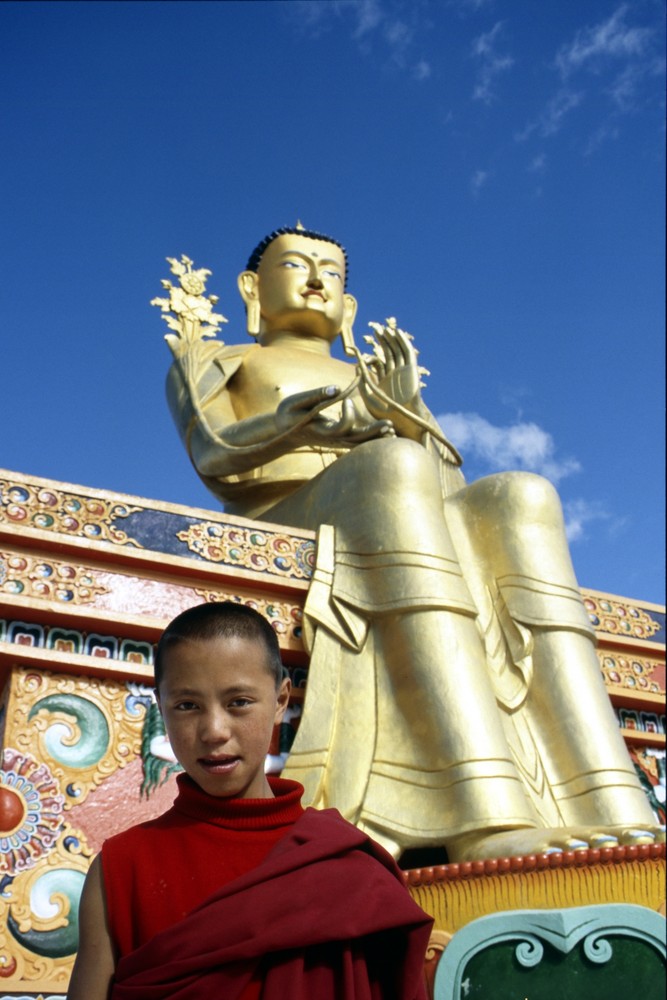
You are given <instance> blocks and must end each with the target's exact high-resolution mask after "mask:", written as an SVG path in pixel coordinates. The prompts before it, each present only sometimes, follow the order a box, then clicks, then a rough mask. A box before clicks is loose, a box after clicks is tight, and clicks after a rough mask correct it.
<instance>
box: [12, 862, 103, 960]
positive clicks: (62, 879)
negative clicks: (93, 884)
mask: <svg viewBox="0 0 667 1000" xmlns="http://www.w3.org/2000/svg"><path fill="white" fill-rule="evenodd" d="M84 879H85V876H84V874H83V872H79V871H74V870H73V869H71V868H56V869H55V870H54V871H50V872H46V873H45V874H44V875H42V876H41V878H39V879H37V881H36V882H35V884H34V886H33V889H32V892H31V894H30V905H31V908H32V909H34V911H35V912H36V913H37V914H38V915H39V916H48V915H50V910H51V909H52V910H54V911H55V912H57V907H56V904H55V903H52V902H51V900H52V899H53V897H54V896H56V895H57V894H59V895H62V896H66V897H67V899H68V900H69V913H68V915H67V923H66V924H65V925H64V926H63V927H56V928H55V930H52V931H37V930H29V931H21V930H19V926H18V923H17V922H16V920H15V919H14V918H13V917H12V915H11V912H10V914H9V915H8V917H7V927H8V929H9V931H10V933H11V935H12V937H14V938H15V939H16V940H17V941H18V943H19V944H20V945H22V946H23V947H24V948H27V950H28V951H31V952H33V953H34V954H35V955H42V956H43V957H45V958H65V957H66V956H67V955H73V954H74V953H75V952H76V949H77V947H78V943H79V900H80V897H81V890H82V889H83V883H84ZM55 912H54V914H53V915H55Z"/></svg>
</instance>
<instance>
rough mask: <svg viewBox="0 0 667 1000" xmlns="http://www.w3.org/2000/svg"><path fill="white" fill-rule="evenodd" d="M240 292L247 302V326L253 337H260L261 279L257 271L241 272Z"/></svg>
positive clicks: (239, 279) (239, 280) (239, 278)
mask: <svg viewBox="0 0 667 1000" xmlns="http://www.w3.org/2000/svg"><path fill="white" fill-rule="evenodd" d="M238 286H239V292H240V293H241V298H242V299H243V301H244V302H245V309H246V326H247V329H248V333H249V334H250V336H251V337H258V336H259V327H260V320H261V313H260V308H259V279H258V277H257V273H256V272H255V271H241V273H240V274H239V276H238Z"/></svg>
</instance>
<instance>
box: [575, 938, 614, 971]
mask: <svg viewBox="0 0 667 1000" xmlns="http://www.w3.org/2000/svg"><path fill="white" fill-rule="evenodd" d="M604 933H605V934H606V933H609V932H608V931H604ZM583 944H584V955H585V956H586V958H589V959H590V960H591V962H595V963H596V965H604V964H605V962H608V961H609V960H610V958H611V957H612V955H613V954H614V949H613V948H612V946H611V945H610V943H609V941H608V940H607V939H606V937H603V936H602V933H597V934H589V935H588V937H585V938H584V942H583Z"/></svg>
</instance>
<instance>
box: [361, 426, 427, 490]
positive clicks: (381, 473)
mask: <svg viewBox="0 0 667 1000" xmlns="http://www.w3.org/2000/svg"><path fill="white" fill-rule="evenodd" d="M352 455H354V457H355V459H356V461H357V463H358V464H359V465H360V467H361V469H362V470H363V472H364V476H365V477H367V478H368V481H369V482H370V483H372V487H373V491H374V492H375V493H376V494H379V493H382V492H384V491H387V490H390V491H394V490H395V489H396V487H397V485H398V484H401V485H402V486H405V485H407V484H409V483H418V482H423V481H424V479H425V478H427V479H430V478H431V477H433V476H435V474H436V469H435V466H434V463H433V459H432V458H431V456H430V455H429V454H428V452H427V451H425V449H424V448H422V446H421V445H419V444H417V443H416V442H415V441H409V440H408V439H406V438H389V439H385V440H382V441H368V442H367V443H366V444H364V445H362V446H361V447H359V448H355V450H354V452H352Z"/></svg>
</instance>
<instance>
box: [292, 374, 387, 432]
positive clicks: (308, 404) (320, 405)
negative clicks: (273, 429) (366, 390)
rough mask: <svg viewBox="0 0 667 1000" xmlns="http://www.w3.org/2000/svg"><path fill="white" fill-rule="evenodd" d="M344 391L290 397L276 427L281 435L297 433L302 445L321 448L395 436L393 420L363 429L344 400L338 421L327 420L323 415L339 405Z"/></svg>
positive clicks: (331, 389)
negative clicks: (326, 443) (318, 445)
mask: <svg viewBox="0 0 667 1000" xmlns="http://www.w3.org/2000/svg"><path fill="white" fill-rule="evenodd" d="M340 393H341V389H340V387H339V386H337V385H327V386H322V387H320V388H317V389H309V390H307V391H306V392H297V393H295V394H294V395H293V396H287V397H286V398H285V399H283V400H282V402H281V403H280V404H279V406H278V409H277V410H276V426H277V429H278V432H279V433H280V434H288V435H289V433H290V432H291V431H293V432H294V434H295V435H296V436H297V437H298V439H299V441H300V443H301V444H304V445H317V444H321V443H322V442H323V441H328V442H330V443H331V444H333V443H334V442H335V443H337V444H340V445H343V444H348V445H349V444H357V443H360V442H361V441H368V440H370V439H371V438H375V437H384V436H393V434H394V428H393V425H392V423H391V421H390V420H373V421H371V422H370V423H365V424H363V426H362V425H359V423H358V420H357V417H356V415H355V411H354V406H353V404H352V401H351V400H350V399H343V400H342V406H341V413H340V416H339V417H338V418H332V417H326V416H324V414H322V413H321V412H320V411H321V410H324V409H326V408H327V407H329V406H332V405H333V404H334V403H336V402H338V401H339V400H338V398H337V397H339V396H340Z"/></svg>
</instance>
